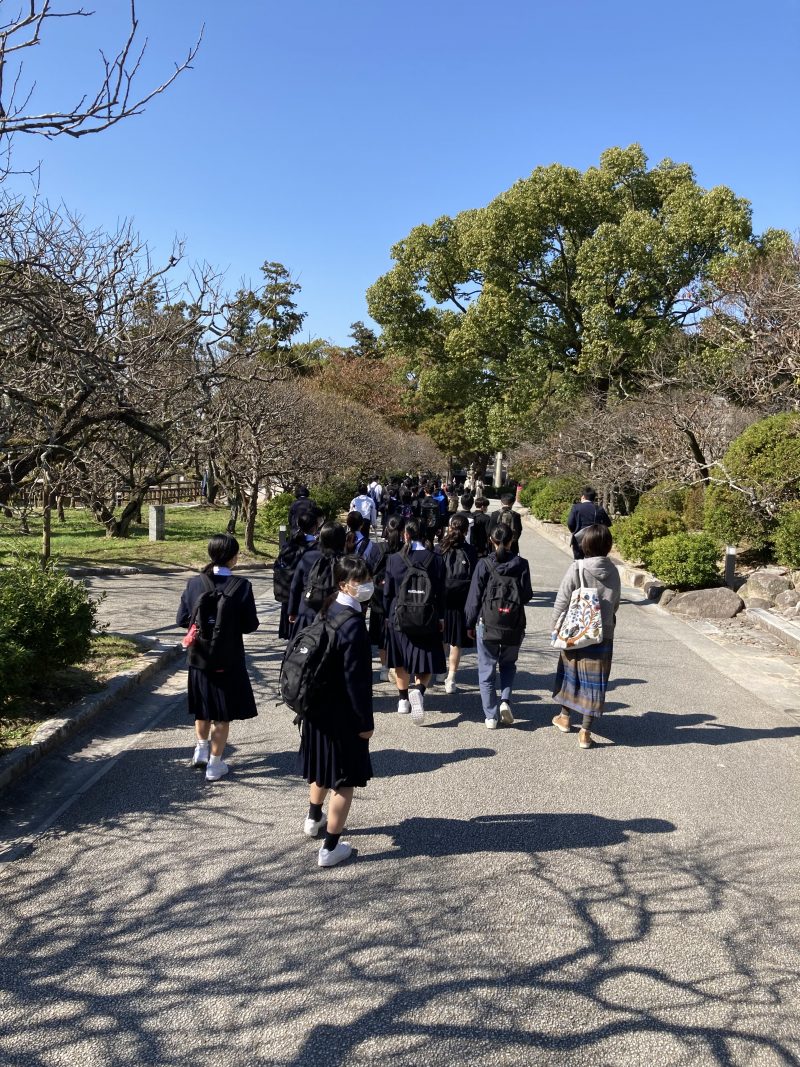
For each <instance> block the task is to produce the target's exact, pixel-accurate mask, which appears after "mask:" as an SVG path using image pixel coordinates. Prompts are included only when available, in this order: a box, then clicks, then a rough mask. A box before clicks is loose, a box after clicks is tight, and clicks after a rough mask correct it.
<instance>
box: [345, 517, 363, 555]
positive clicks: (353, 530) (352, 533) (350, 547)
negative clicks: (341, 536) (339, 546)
mask: <svg viewBox="0 0 800 1067" xmlns="http://www.w3.org/2000/svg"><path fill="white" fill-rule="evenodd" d="M363 521H364V520H363V519H362V517H361V512H360V511H351V512H350V514H349V515H348V516H347V537H346V538H345V542H344V550H345V552H346V553H347V554H348V555H350V554H351V553H353V552H355V550H356V545H357V544H358V540H357V538H356V534H357V533H361V532H362V527H363Z"/></svg>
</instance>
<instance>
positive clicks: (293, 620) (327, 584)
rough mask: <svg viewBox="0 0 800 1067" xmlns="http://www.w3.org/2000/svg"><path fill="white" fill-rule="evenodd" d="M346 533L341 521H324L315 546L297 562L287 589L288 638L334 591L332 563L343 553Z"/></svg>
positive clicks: (306, 621)
mask: <svg viewBox="0 0 800 1067" xmlns="http://www.w3.org/2000/svg"><path fill="white" fill-rule="evenodd" d="M346 537H347V531H346V530H345V528H344V526H342V524H341V523H339V522H326V523H323V526H322V529H321V530H320V532H319V545H318V547H317V548H312V549H311V550H310V551H309V552H306V554H305V555H304V556H303V558H302V559H301V560H300V563H299V564H298V565H297V570H296V571H295V572H294V577H293V578H292V585H291V588H290V590H289V624H290V626H291V633H290V634H289V638H290V639H291V638H292V637H294V635H295V634H296V633H297V631H298V630H302V629H303V627H304V626H308V625H309V623H311V622H313V621H314V616H315V615H316V614H317V612H318V611H320V610H321V609H322V606H323V604H324V603H325V601H326V600H327V599H328V597H329V596H330V595H331V594H332V593H334V592H335V591H336V585H335V583H334V579H333V566H334V564H335V563H336V561H337V560H338V559H339V558H340V557H341V556H342V555H343V554H344V544H345V539H346Z"/></svg>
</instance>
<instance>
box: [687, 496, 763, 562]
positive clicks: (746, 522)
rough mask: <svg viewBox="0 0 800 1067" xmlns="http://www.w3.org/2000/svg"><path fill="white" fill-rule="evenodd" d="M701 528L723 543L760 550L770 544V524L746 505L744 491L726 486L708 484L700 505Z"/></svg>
mask: <svg viewBox="0 0 800 1067" xmlns="http://www.w3.org/2000/svg"><path fill="white" fill-rule="evenodd" d="M703 529H704V530H705V531H706V533H707V534H710V535H711V536H712V537H715V538H716V539H717V540H718V541H723V542H724V543H725V544H727V545H740V546H742V547H745V548H754V549H756V550H758V551H760V550H762V549H765V548H767V547H768V546H769V544H770V541H771V536H772V530H773V523H772V522H771V521H770V519H769V518H768V516H766V515H764V514H763V513H759V512H758V511H756V510H755V509H754V508H752V507H751V506H750V504H749V502H748V500H747V497H746V496H745V495H744V493H739V492H737V491H736V490H734V489H729V488H728V486H727V485H712V486H709V488H708V490H707V492H706V498H705V504H704V506H703Z"/></svg>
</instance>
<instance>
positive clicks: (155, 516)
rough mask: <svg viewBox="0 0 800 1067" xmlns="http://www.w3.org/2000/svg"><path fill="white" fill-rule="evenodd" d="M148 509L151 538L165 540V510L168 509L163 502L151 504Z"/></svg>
mask: <svg viewBox="0 0 800 1067" xmlns="http://www.w3.org/2000/svg"><path fill="white" fill-rule="evenodd" d="M148 510H149V513H150V540H151V541H163V540H164V512H165V510H166V509H165V507H164V505H163V504H151V505H150V507H149V509H148Z"/></svg>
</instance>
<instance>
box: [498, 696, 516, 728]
mask: <svg viewBox="0 0 800 1067" xmlns="http://www.w3.org/2000/svg"><path fill="white" fill-rule="evenodd" d="M500 721H501V722H504V723H505V724H506V726H513V725H514V716H513V714H512V713H511V705H510V704H509V702H508V701H507V700H501V701H500Z"/></svg>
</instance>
